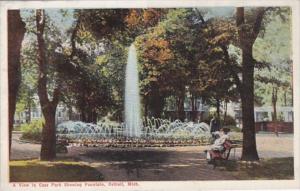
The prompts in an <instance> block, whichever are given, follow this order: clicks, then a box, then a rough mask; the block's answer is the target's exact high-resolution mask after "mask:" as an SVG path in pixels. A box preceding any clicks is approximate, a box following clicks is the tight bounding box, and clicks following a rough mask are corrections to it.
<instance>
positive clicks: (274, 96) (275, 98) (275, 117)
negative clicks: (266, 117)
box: [272, 87, 278, 121]
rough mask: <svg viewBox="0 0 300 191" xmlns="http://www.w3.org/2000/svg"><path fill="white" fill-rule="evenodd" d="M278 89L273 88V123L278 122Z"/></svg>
mask: <svg viewBox="0 0 300 191" xmlns="http://www.w3.org/2000/svg"><path fill="white" fill-rule="evenodd" d="M277 91H278V89H277V87H273V88H272V106H273V116H272V118H273V119H272V120H273V121H277V107H276V103H277Z"/></svg>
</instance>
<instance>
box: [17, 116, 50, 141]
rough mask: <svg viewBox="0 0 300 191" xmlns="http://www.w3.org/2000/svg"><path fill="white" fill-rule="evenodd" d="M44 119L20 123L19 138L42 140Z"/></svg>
mask: <svg viewBox="0 0 300 191" xmlns="http://www.w3.org/2000/svg"><path fill="white" fill-rule="evenodd" d="M44 123H45V122H44V120H43V119H40V120H33V121H31V122H30V123H29V124H23V125H21V131H22V136H21V139H26V140H31V141H39V142H40V141H41V140H42V129H43V126H44Z"/></svg>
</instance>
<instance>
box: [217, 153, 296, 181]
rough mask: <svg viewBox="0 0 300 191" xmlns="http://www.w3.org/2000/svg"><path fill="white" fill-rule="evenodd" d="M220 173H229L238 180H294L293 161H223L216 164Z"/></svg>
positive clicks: (282, 159)
mask: <svg viewBox="0 0 300 191" xmlns="http://www.w3.org/2000/svg"><path fill="white" fill-rule="evenodd" d="M218 165H219V166H218V168H219V169H220V170H222V171H230V172H232V173H233V174H234V176H235V177H236V178H237V179H239V180H250V179H251V180H253V179H254V180H270V179H277V180H278V179H279V180H290V179H294V159H293V158H292V157H288V158H272V159H261V160H260V161H259V162H258V163H246V162H245V163H243V162H240V161H223V162H221V163H219V164H218Z"/></svg>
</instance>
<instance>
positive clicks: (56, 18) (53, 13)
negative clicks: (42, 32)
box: [21, 7, 235, 33]
mask: <svg viewBox="0 0 300 191" xmlns="http://www.w3.org/2000/svg"><path fill="white" fill-rule="evenodd" d="M199 9H200V10H204V11H205V12H206V15H205V19H209V18H212V17H230V16H232V15H233V14H234V10H235V9H234V7H202V8H199ZM45 10H46V13H47V14H48V15H49V17H50V18H51V19H52V20H53V22H54V23H55V24H56V26H58V28H60V29H61V30H62V32H63V33H64V32H65V31H66V30H68V29H69V28H70V27H71V26H72V24H73V22H74V18H73V12H74V10H73V9H45ZM61 10H63V11H65V12H66V13H67V14H66V15H65V16H63V14H62V12H61ZM32 11H33V9H22V10H21V16H22V18H27V17H29V16H31V15H32V14H33V12H32Z"/></svg>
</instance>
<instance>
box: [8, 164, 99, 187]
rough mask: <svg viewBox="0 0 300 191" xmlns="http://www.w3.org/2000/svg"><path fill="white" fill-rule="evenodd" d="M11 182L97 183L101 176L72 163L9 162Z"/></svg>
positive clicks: (94, 170) (86, 167)
mask: <svg viewBox="0 0 300 191" xmlns="http://www.w3.org/2000/svg"><path fill="white" fill-rule="evenodd" d="M9 164H10V181H11V182H36V181H40V182H46V181H99V180H103V175H102V174H101V173H100V172H99V171H97V170H96V169H94V168H92V167H90V166H87V165H84V164H82V163H80V162H74V161H53V162H49V161H40V160H20V161H10V163H9Z"/></svg>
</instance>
